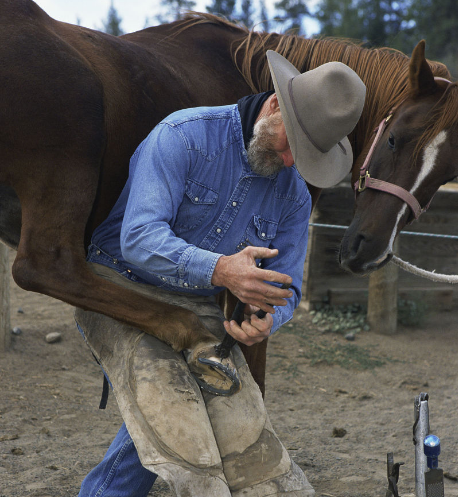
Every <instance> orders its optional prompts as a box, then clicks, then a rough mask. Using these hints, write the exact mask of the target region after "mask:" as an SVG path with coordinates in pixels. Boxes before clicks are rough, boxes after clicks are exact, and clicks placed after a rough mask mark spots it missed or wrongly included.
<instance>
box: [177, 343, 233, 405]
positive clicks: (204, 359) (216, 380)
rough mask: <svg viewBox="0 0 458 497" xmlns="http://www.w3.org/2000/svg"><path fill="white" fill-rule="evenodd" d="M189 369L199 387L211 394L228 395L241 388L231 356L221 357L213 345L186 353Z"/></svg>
mask: <svg viewBox="0 0 458 497" xmlns="http://www.w3.org/2000/svg"><path fill="white" fill-rule="evenodd" d="M186 361H187V363H188V366H189V370H190V371H191V373H192V375H193V376H194V378H195V380H196V381H197V383H198V385H199V386H200V388H201V389H202V390H204V391H206V392H209V393H211V394H213V395H224V396H230V395H233V394H234V393H237V392H238V391H239V390H240V389H241V383H240V378H239V374H238V372H237V369H236V367H235V365H234V363H233V362H232V359H231V356H229V357H227V358H225V359H221V358H220V357H218V354H217V353H216V350H215V345H207V346H206V347H205V348H200V347H199V350H194V351H189V353H188V354H186Z"/></svg>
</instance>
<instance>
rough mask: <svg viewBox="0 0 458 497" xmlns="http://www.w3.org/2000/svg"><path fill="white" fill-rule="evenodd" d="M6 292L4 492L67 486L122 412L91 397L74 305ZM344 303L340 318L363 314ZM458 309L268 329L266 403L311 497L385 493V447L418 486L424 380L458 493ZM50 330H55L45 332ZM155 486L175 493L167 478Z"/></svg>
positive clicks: (298, 321) (95, 455)
mask: <svg viewBox="0 0 458 497" xmlns="http://www.w3.org/2000/svg"><path fill="white" fill-rule="evenodd" d="M11 299H12V300H11V326H12V327H19V328H20V329H21V333H20V334H18V335H14V336H13V337H12V345H11V349H10V351H9V352H7V353H6V354H4V355H3V356H1V357H0V496H1V497H28V496H30V497H32V496H33V497H64V496H73V497H75V496H76V495H77V494H78V489H79V485H80V483H81V480H82V479H83V477H84V476H85V474H86V473H87V472H88V471H89V470H90V469H91V468H92V467H93V466H94V465H96V464H97V463H98V462H99V461H100V459H101V458H102V457H103V455H104V453H105V451H106V449H107V447H108V445H109V444H110V442H111V440H112V438H113V437H114V435H115V434H116V432H117V430H118V428H119V426H120V424H121V417H120V414H119V411H118V408H117V406H116V403H115V399H114V397H113V396H110V399H109V402H108V407H107V409H106V410H105V411H101V410H99V409H98V403H99V400H100V394H101V388H102V375H101V372H100V370H99V368H98V366H97V365H96V364H95V362H94V360H93V358H92V356H91V354H90V352H89V350H88V349H87V348H86V345H85V344H84V342H83V340H82V339H81V337H80V335H79V333H78V331H77V330H76V327H75V325H74V321H73V309H72V308H71V307H69V306H68V305H66V304H63V303H61V302H58V301H56V300H53V299H50V298H47V297H44V296H42V295H37V294H33V293H26V292H23V291H21V290H20V289H18V288H17V287H16V285H14V284H13V283H12V285H11ZM353 310H354V309H353ZM345 312H346V314H345V316H346V318H345V319H346V321H345V320H344V322H346V323H347V325H348V322H351V321H354V322H356V321H357V319H360V317H361V316H360V315H359V314H358V313H356V312H354V313H352V310H351V309H346V310H345ZM322 317H323V316H322ZM457 318H458V309H456V310H455V311H452V312H445V313H442V314H441V315H437V314H434V313H432V312H431V311H430V313H429V314H427V316H426V317H424V318H423V319H422V322H421V323H420V324H418V325H417V326H415V327H405V326H400V327H399V330H398V333H397V334H396V335H395V336H392V337H386V336H382V335H379V334H377V333H376V330H371V331H367V330H366V331H365V330H361V331H359V332H358V333H356V335H355V339H354V340H353V341H350V340H348V337H347V338H345V334H346V333H348V330H341V331H336V332H332V331H326V329H327V328H329V326H327V324H326V323H327V321H326V320H324V321H323V319H320V315H317V314H314V315H311V314H309V313H307V312H306V311H305V310H304V309H302V308H299V309H298V311H297V313H296V317H295V319H294V321H293V322H292V323H290V324H289V325H287V326H285V327H284V328H283V329H282V330H280V332H278V333H277V334H276V335H275V336H274V337H273V338H272V339H271V340H270V344H269V352H268V356H269V357H268V376H267V396H266V404H267V408H268V411H269V414H270V417H271V420H272V423H273V425H274V427H275V429H276V431H277V433H278V435H279V436H280V438H281V440H282V441H283V442H284V444H285V446H286V447H287V449H288V450H289V451H290V454H291V455H292V457H293V459H294V460H295V461H296V462H297V463H298V464H299V466H300V467H301V468H302V469H303V470H304V471H305V472H306V474H307V476H308V478H309V480H310V482H311V483H312V485H313V486H314V487H315V489H316V492H317V497H320V496H322V497H378V496H380V497H384V496H385V492H386V488H387V480H386V455H387V452H393V453H394V460H395V462H404V463H405V464H404V465H403V466H402V467H401V476H400V480H399V489H400V495H401V496H406V495H408V494H411V493H413V492H414V476H415V474H414V473H415V471H414V446H413V443H412V424H413V401H414V397H415V396H416V395H418V394H419V393H420V392H428V393H429V396H430V402H429V404H430V422H431V429H432V432H433V433H435V434H437V435H438V436H439V437H440V438H441V441H442V455H441V464H440V466H441V467H442V468H443V469H444V471H445V472H446V475H447V478H446V479H445V485H446V490H445V495H446V496H447V497H452V496H458V430H457V429H456V425H457V423H458V412H457V404H458V390H457V389H456V387H457V377H458V368H457V364H456V357H457V352H458V338H457V333H458V329H457ZM323 323H324V324H323ZM345 327H346V326H343V328H345ZM347 327H348V326H347ZM50 332H59V333H61V334H62V340H61V341H60V342H58V343H52V344H49V343H46V341H45V336H46V335H47V334H48V333H50ZM350 338H351V337H350ZM336 435H344V436H336ZM154 488H155V489H154V490H153V492H152V495H155V496H160V497H167V496H171V495H172V494H171V493H170V492H169V491H168V489H167V486H166V485H165V483H164V482H159V483H158V484H157V486H155V487H154ZM196 497H198V496H196ZM215 497H217V496H215Z"/></svg>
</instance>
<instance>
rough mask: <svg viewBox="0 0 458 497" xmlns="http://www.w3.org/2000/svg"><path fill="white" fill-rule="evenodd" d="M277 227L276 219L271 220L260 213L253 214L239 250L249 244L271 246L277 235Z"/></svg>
mask: <svg viewBox="0 0 458 497" xmlns="http://www.w3.org/2000/svg"><path fill="white" fill-rule="evenodd" d="M277 227H278V222H276V221H269V220H268V219H265V218H264V217H262V216H260V215H255V216H253V217H252V218H251V220H250V223H249V224H248V227H247V229H246V231H245V234H244V235H243V238H242V240H240V243H239V244H238V245H237V251H238V252H239V251H240V250H243V249H244V248H245V247H246V246H248V245H253V246H256V247H269V246H270V244H271V243H272V241H273V240H274V239H275V237H276V236H277Z"/></svg>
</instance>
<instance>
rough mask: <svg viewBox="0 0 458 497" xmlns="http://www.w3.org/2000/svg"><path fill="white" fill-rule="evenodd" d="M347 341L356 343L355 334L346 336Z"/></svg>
mask: <svg viewBox="0 0 458 497" xmlns="http://www.w3.org/2000/svg"><path fill="white" fill-rule="evenodd" d="M345 340H348V341H349V342H354V341H355V334H354V333H347V334H346V335H345Z"/></svg>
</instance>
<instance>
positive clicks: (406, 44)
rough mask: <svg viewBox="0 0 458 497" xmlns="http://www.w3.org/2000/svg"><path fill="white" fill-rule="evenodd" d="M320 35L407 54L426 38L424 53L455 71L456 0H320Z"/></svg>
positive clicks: (457, 70)
mask: <svg viewBox="0 0 458 497" xmlns="http://www.w3.org/2000/svg"><path fill="white" fill-rule="evenodd" d="M315 18H316V20H317V21H318V22H319V24H320V35H321V36H337V37H344V38H352V39H357V40H361V41H362V42H363V43H364V44H365V46H368V47H380V46H388V47H391V48H395V49H397V50H401V51H402V52H404V53H406V54H410V53H411V52H412V50H413V48H414V47H415V45H416V44H417V43H418V42H419V41H420V40H422V39H425V40H426V50H427V53H426V55H427V57H428V58H429V59H431V60H438V61H441V62H443V63H445V64H446V65H447V67H448V68H449V70H450V71H451V72H452V74H454V75H455V76H456V75H457V74H458V2H456V0H397V1H395V0H383V1H379V0H320V2H319V3H318V6H317V9H316V11H315Z"/></svg>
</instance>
